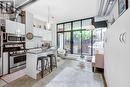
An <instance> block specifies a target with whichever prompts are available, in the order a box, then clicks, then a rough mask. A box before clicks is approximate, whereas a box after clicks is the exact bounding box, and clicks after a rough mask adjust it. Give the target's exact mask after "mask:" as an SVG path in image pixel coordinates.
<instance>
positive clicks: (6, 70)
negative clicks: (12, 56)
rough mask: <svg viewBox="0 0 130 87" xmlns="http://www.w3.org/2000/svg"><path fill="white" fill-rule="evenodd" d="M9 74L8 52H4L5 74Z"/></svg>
mask: <svg viewBox="0 0 130 87" xmlns="http://www.w3.org/2000/svg"><path fill="white" fill-rule="evenodd" d="M6 74H8V52H4V53H3V75H6Z"/></svg>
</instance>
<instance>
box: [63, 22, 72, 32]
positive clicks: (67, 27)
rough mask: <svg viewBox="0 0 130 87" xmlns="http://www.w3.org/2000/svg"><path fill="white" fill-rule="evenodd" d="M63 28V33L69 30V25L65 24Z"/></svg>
mask: <svg viewBox="0 0 130 87" xmlns="http://www.w3.org/2000/svg"><path fill="white" fill-rule="evenodd" d="M64 26H65V27H64V31H67V30H71V23H66V24H65V25H64Z"/></svg>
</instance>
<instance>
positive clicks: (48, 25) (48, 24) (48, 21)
mask: <svg viewBox="0 0 130 87" xmlns="http://www.w3.org/2000/svg"><path fill="white" fill-rule="evenodd" d="M46 29H48V30H49V29H51V23H50V8H49V6H48V20H47V23H46Z"/></svg>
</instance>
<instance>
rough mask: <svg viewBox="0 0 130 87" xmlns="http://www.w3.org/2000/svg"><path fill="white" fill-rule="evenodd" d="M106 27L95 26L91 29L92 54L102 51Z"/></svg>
mask: <svg viewBox="0 0 130 87" xmlns="http://www.w3.org/2000/svg"><path fill="white" fill-rule="evenodd" d="M106 29H107V28H97V29H95V30H94V31H93V54H94V55H95V54H96V53H97V52H101V53H102V52H104V47H103V44H104V34H105V32H106Z"/></svg>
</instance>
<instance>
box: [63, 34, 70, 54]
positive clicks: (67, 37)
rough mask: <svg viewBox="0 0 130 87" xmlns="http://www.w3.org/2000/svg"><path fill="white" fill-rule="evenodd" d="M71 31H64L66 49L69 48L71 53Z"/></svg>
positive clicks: (68, 50)
mask: <svg viewBox="0 0 130 87" xmlns="http://www.w3.org/2000/svg"><path fill="white" fill-rule="evenodd" d="M70 34H71V33H70V32H65V33H64V49H66V50H67V52H68V53H71V49H70V47H71V36H70Z"/></svg>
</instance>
